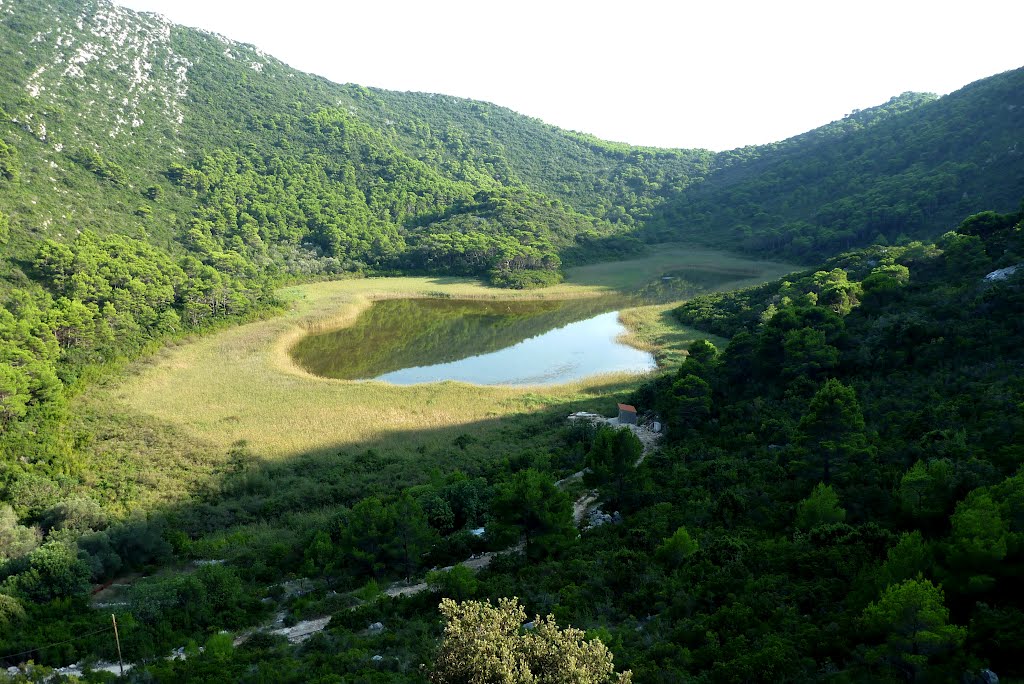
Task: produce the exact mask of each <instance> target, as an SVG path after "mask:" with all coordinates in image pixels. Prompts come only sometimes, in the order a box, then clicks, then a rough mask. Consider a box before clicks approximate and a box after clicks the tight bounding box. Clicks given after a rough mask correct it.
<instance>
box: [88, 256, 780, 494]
mask: <svg viewBox="0 0 1024 684" xmlns="http://www.w3.org/2000/svg"><path fill="white" fill-rule="evenodd" d="M716 264H717V266H716ZM718 267H720V271H719V273H722V272H724V273H726V274H729V275H730V277H731V275H735V276H736V279H735V281H731V282H730V287H738V286H742V285H746V284H751V283H754V282H761V281H764V280H768V279H771V278H775V277H778V276H779V275H781V274H783V273H786V272H789V271H791V270H793V269H792V267H790V266H787V265H785V264H775V263H770V262H757V261H749V260H744V259H740V258H737V257H735V256H732V255H723V254H721V253H714V252H708V251H697V252H695V251H692V250H686V249H683V248H681V247H678V246H673V247H668V248H664V249H657V250H652V252H651V255H650V256H648V257H646V258H643V259H634V260H630V261H627V262H619V263H617V264H597V265H590V266H585V267H580V268H576V269H572V270H570V272H569V273H568V278H567V282H566V283H563V284H561V285H558V286H556V287H551V288H547V289H544V290H539V291H509V290H501V289H496V288H491V287H486V286H484V285H482V284H480V283H478V282H475V281H470V280H466V279H458V278H429V277H427V278H411V277H409V278H380V279H354V280H343V281H333V282H324V283H314V284H308V285H301V286H295V287H289V288H285V289H283V290H282V291H281V292H280V296H281V297H282V299H284V300H285V301H286V302H287V303H288V306H289V310H288V312H287V313H286V314H284V315H281V316H278V317H276V318H273V319H270V320H265V321H259V322H255V323H250V324H247V325H243V326H239V327H237V328H232V329H229V330H226V331H223V332H220V333H217V334H215V335H211V336H209V337H205V338H200V339H197V340H194V341H192V342H189V343H186V344H182V345H178V346H173V347H166V348H164V349H163V350H161V351H160V352H158V353H157V354H155V355H153V356H151V357H149V358H147V359H145V360H143V361H140V362H139V363H137V364H136V365H135V366H134V367H133V368H132V369H131V370H130V372H129V373H127V374H126V376H125V377H123V378H122V379H120V380H119V381H117V382H113V383H109V384H107V385H105V386H98V387H95V388H93V389H91V390H90V391H89V392H86V393H85V394H84V395H83V396H82V397H80V398H79V399H78V400H77V401H78V406H77V409H78V412H79V414H80V415H81V416H82V420H83V421H84V424H85V426H86V428H87V431H91V432H92V433H93V434H94V435H95V436H94V438H93V445H92V449H91V450H90V452H91V454H92V458H93V463H92V464H91V466H92V467H91V472H93V473H94V478H95V480H94V482H92V483H90V484H91V486H93V487H95V488H96V489H98V490H100V491H103V490H106V491H107V492H108V499H109V500H112V501H113V500H117V501H134V502H136V504H148V503H152V502H153V501H154V500H156V501H170V500H174V499H178V498H181V497H182V496H184V495H186V494H188V493H190V492H192V491H193V490H195V489H196V488H200V487H202V486H203V483H204V482H207V481H209V479H210V478H211V477H213V476H214V475H216V474H218V473H220V472H222V471H223V470H224V468H226V467H228V466H227V465H226V464H227V463H228V462H229V461H230V459H231V458H232V456H231V454H232V453H236V454H237V452H238V451H239V450H244V451H246V452H247V453H249V454H252V455H253V456H254V457H255V458H258V459H260V460H263V461H274V460H280V459H287V458H291V457H299V456H309V455H318V456H319V457H324V456H327V457H330V456H331V455H336V454H338V453H341V452H349V453H350V452H352V451H354V450H359V449H367V448H373V449H375V450H382V451H384V452H388V453H394V454H400V455H401V458H408V459H415V458H417V454H420V455H422V454H423V453H425V452H426V451H428V450H429V449H430V448H432V445H434V444H437V443H448V444H450V441H451V439H453V438H454V437H456V436H457V435H459V434H461V433H463V432H468V433H471V434H474V435H480V438H481V439H485V438H486V437H485V435H484V433H489V434H491V435H492V437H493V435H496V434H499V433H500V431H501V430H502V429H503V423H504V422H506V421H504V420H499V419H505V418H509V417H515V416H519V417H522V416H527V415H532V414H543V413H544V412H546V411H547V412H553V411H557V412H558V413H559V414H561V413H563V412H565V411H567V410H570V409H572V410H575V409H588V410H595V409H596V410H601V411H604V412H610V411H611V410H612V409H613V408H614V402H615V397H616V396H618V397H622V396H624V395H625V394H626V393H627V392H628V391H629V390H630V389H631V388H632V387H635V385H636V383H637V382H638V380H639V378H637V377H636V376H628V375H623V376H610V377H609V376H598V377H593V378H589V379H587V380H585V381H581V382H576V383H571V384H567V385H562V386H555V387H538V388H505V387H482V386H474V385H467V384H461V383H454V382H446V383H441V384H434V385H420V386H407V387H399V386H391V385H386V384H383V383H373V382H358V381H343V380H332V379H325V378H320V377H317V376H313V375H310V374H308V373H307V372H305V371H304V370H302V369H301V368H299V367H297V366H296V365H295V364H294V363H293V362H292V360H291V357H290V355H289V353H288V350H289V348H290V346H291V345H292V344H294V342H295V341H296V340H298V339H299V338H301V337H302V336H303V335H305V334H306V333H307V332H308V331H310V330H315V329H324V328H331V327H338V326H343V325H345V324H346V323H347V322H350V321H352V320H354V319H355V317H356V316H358V314H359V312H361V311H362V310H364V309H365V308H366V307H368V306H369V305H370V304H371V302H372V301H373V300H375V299H381V298H393V297H431V296H433V297H438V296H442V297H459V298H491V299H519V298H531V299H537V298H543V299H564V298H574V297H590V296H599V295H602V294H608V293H609V292H614V291H618V292H627V291H631V290H635V289H636V288H638V287H641V286H643V285H644V284H645V283H647V282H650V281H652V280H657V279H659V278H660V276H661V274H662V273H664V272H666V271H678V270H680V269H694V270H703V271H708V272H711V271H714V270H715V269H716V268H718ZM670 307H671V305H658V306H644V307H638V308H634V309H629V310H627V311H624V312H623V314H622V315H623V320H624V322H626V323H627V325H628V326H629V327H630V328H631V330H632V331H633V333H632V334H631V336H630V339H629V341H630V342H631V343H633V344H636V345H637V346H640V347H643V348H646V349H650V350H652V351H655V352H656V353H657V354H659V358H661V360H663V361H666V360H667V361H674V360H677V359H678V358H679V356H678V354H675V355H672V354H669V353H666V352H665V350H667V349H669V348H671V347H677V348H678V347H679V346H685V344H686V342H687V341H688V340H690V339H694V338H697V337H707V336H706V335H703V334H699V333H697V332H695V331H692V330H686V329H684V328H682V327H681V326H679V325H677V324H675V323H674V322H673V321H672V320H671V318H670V317H669V316H668V309H669V308H670ZM715 342H716V343H721V342H722V341H721V340H715Z"/></svg>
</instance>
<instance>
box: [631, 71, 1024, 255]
mask: <svg viewBox="0 0 1024 684" xmlns="http://www.w3.org/2000/svg"><path fill="white" fill-rule="evenodd" d="M1022 132H1024V70H1022V69H1018V70H1016V71H1010V72H1007V73H1004V74H1000V75H998V76H993V77H991V78H987V79H984V80H982V81H978V82H976V83H972V84H971V85H968V86H966V87H964V88H962V89H960V90H958V91H957V92H955V93H952V94H950V95H947V96H945V97H942V98H935V97H934V96H930V95H921V94H916V93H904V94H903V95H901V96H899V97H894V98H893V99H891V100H890V101H889V102H887V103H886V104H884V105H881V106H880V107H876V108H872V109H868V110H863V111H859V112H854V113H852V114H851V115H849V116H848V117H847V118H845V119H843V120H841V121H836V122H834V123H832V124H829V125H827V126H824V127H822V128H819V129H816V130H814V131H811V132H809V133H805V134H803V135H799V136H797V137H795V138H791V139H789V140H786V141H783V142H781V143H777V144H774V145H764V146H760V147H748V148H743V149H739V150H733V151H732V152H725V153H722V154H720V155H717V156H716V158H715V162H714V168H713V169H711V170H710V171H709V172H708V174H707V177H706V178H705V179H704V180H703V182H701V183H698V184H694V185H692V186H691V187H690V189H689V190H687V191H685V192H683V193H680V194H679V195H677V196H676V197H674V198H673V199H672V200H671V201H669V202H668V203H666V204H665V205H663V207H662V209H661V210H660V211H659V212H658V218H657V220H656V221H652V222H651V225H650V235H652V236H656V237H657V238H658V239H668V238H669V237H671V238H673V239H688V240H690V239H692V240H698V241H701V242H706V243H707V244H717V245H729V246H730V247H732V248H739V249H743V250H744V251H748V252H752V253H758V254H763V253H771V254H777V255H785V256H787V257H789V258H797V259H808V258H822V257H825V256H828V255H830V254H834V253H835V252H837V251H840V250H844V249H849V248H850V247H854V246H858V245H865V244H869V243H872V242H875V243H880V244H887V243H899V242H906V241H907V240H908V239H915V238H925V237H926V238H934V237H935V236H936V234H937V233H936V228H937V227H938V226H944V227H951V226H953V225H955V224H956V223H957V222H958V221H959V220H960V217H962V216H965V215H967V214H970V213H973V212H977V211H983V210H986V209H996V210H999V211H1011V210H1013V209H1015V208H1016V207H1017V203H1018V202H1019V201H1020V197H1019V195H1020V192H1019V189H1020V188H1021V187H1022V185H1024V151H1022V150H1021V148H1020V141H1021V137H1022Z"/></svg>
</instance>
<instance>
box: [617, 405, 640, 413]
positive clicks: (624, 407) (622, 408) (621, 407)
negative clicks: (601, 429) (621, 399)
mask: <svg viewBox="0 0 1024 684" xmlns="http://www.w3.org/2000/svg"><path fill="white" fill-rule="evenodd" d="M619 410H620V411H628V412H629V413H636V408H634V407H632V406H630V405H629V404H619Z"/></svg>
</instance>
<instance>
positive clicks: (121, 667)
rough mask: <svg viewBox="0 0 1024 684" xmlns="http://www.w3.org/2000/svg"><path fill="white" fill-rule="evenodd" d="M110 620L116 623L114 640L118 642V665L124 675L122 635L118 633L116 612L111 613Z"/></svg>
mask: <svg viewBox="0 0 1024 684" xmlns="http://www.w3.org/2000/svg"><path fill="white" fill-rule="evenodd" d="M110 621H111V622H113V623H114V641H116V642H117V666H118V667H119V668H120V669H121V675H120V676H122V677H124V661H123V660H121V637H119V636H118V635H117V618H116V617H114V614H113V613H111V614H110Z"/></svg>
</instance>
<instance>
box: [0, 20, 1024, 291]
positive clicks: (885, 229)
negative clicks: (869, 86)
mask: <svg viewBox="0 0 1024 684" xmlns="http://www.w3.org/2000/svg"><path fill="white" fill-rule="evenodd" d="M1021 78H1022V76H1021V73H1020V72H1012V73H1008V74H1003V75H1001V76H998V77H994V78H991V79H987V80H985V81H981V82H978V83H976V84H973V85H972V86H969V87H967V88H964V89H963V90H961V91H960V92H958V93H954V94H953V95H950V96H948V97H944V98H939V99H935V98H933V97H930V96H923V95H910V94H907V95H903V96H900V97H898V98H894V99H893V100H892V101H890V102H889V103H887V104H885V105H882V106H881V107H876V108H872V109H867V110H863V111H860V112H855V113H854V114H852V115H850V116H849V117H847V118H846V119H843V120H841V121H837V122H834V123H832V124H829V125H827V126H824V127H822V128H820V129H817V130H815V131H811V132H809V133H807V134H804V135H801V136H797V137H796V138H793V139H791V140H788V141H784V142H781V143H778V144H773V145H765V146H759V147H749V148H743V149H739V150H734V151H731V152H723V153H712V152H709V151H707V150H659V149H652V148H639V147H632V146H629V145H625V144H620V143H609V142H605V141H601V140H598V139H596V138H594V137H592V136H588V135H584V134H580V133H575V132H569V131H564V130H561V129H558V128H556V127H553V126H549V125H547V124H544V123H543V122H541V121H538V120H536V119H532V118H530V117H525V116H521V115H519V114H516V113H514V112H512V111H510V110H508V109H504V108H501V107H497V106H495V105H491V104H487V103H483V102H475V101H471V100H464V99H459V98H454V97H449V96H444V95H434V94H422V93H397V92H389V91H383V90H377V89H373V88H366V87H362V86H357V85H339V84H335V83H331V82H329V81H327V80H325V79H322V78H319V77H316V76H312V75H309V74H304V73H301V72H298V71H296V70H294V69H291V68H289V67H288V66H287V65H285V64H283V63H282V62H280V61H278V60H276V59H274V58H273V57H271V56H269V55H266V54H264V53H262V52H261V51H259V50H257V49H255V48H253V47H251V46H247V45H242V44H239V43H236V42H233V41H231V40H229V39H227V38H225V37H222V36H218V35H214V34H210V33H206V32H203V31H198V30H194V29H188V28H184V27H179V26H174V25H172V24H170V23H169V22H167V21H166V20H164V19H162V18H160V17H157V16H154V15H146V14H137V13H135V12H132V11H130V10H127V9H124V8H120V7H117V6H115V5H112V4H110V3H108V2H106V1H105V0H87V1H85V2H75V1H72V0H5V2H4V3H3V5H2V6H0V106H2V109H0V213H2V214H3V215H4V216H5V218H0V225H4V226H6V227H5V228H0V231H2V234H0V240H6V241H7V244H6V247H5V254H6V255H8V256H9V257H11V258H10V259H5V260H3V263H0V276H2V277H3V279H2V280H0V284H2V283H4V282H6V283H7V285H6V286H5V287H10V285H11V283H14V284H16V285H19V286H22V287H24V286H27V285H28V282H29V280H30V279H34V280H37V281H38V280H39V278H38V274H37V273H34V272H33V271H32V269H31V268H28V265H29V264H30V263H31V262H32V260H33V259H34V258H35V257H36V256H37V249H38V247H39V244H40V242H41V241H42V240H44V239H53V240H56V241H58V242H64V243H67V242H69V241H70V240H71V239H72V238H73V236H75V235H78V234H79V233H80V232H95V233H97V234H99V235H101V236H102V235H104V234H109V233H118V234H121V235H129V236H133V237H139V236H142V237H141V240H142V241H143V242H145V243H149V244H154V245H156V248H157V249H158V250H160V251H161V252H166V253H167V254H168V255H169V256H170V257H171V258H173V259H174V260H179V259H180V258H181V257H182V256H183V255H185V254H190V255H191V256H192V257H193V258H194V259H195V260H196V262H198V263H201V264H202V265H204V266H205V267H208V268H211V269H213V270H215V271H216V272H218V273H220V274H221V277H223V278H226V279H229V280H230V279H241V280H244V281H246V282H251V281H252V279H253V278H254V277H269V278H271V279H279V278H280V277H282V276H292V275H294V276H299V277H306V276H309V275H315V274H334V273H340V272H351V271H365V270H368V269H375V270H396V269H397V270H403V271H428V272H444V273H457V274H466V275H483V276H489V277H490V278H491V279H492V280H493V281H494V282H496V283H500V284H503V285H507V286H513V287H527V286H535V285H542V284H544V283H547V282H551V281H553V280H556V279H557V278H558V272H559V268H560V266H561V265H562V264H563V262H578V261H582V260H593V259H600V258H609V257H617V256H621V255H623V254H624V253H628V252H630V251H635V250H636V249H637V248H638V243H636V242H635V241H634V240H633V238H634V237H638V236H639V237H642V238H645V239H648V240H663V239H686V240H691V241H697V242H701V243H711V244H715V245H717V246H725V247H731V248H742V249H745V250H747V251H753V252H759V253H774V254H785V255H787V256H789V257H798V258H807V259H810V258H812V257H814V258H817V257H820V256H826V255H828V254H831V253H834V252H835V251H837V250H839V249H842V248H846V247H849V246H851V245H854V244H864V243H867V242H871V241H873V240H876V239H885V240H887V241H892V240H895V239H898V238H900V237H902V236H911V237H913V236H920V235H923V234H925V233H929V232H930V231H931V232H934V227H935V226H941V225H952V224H954V223H955V222H956V220H957V219H958V217H960V216H963V215H966V214H969V213H971V212H974V211H979V210H982V209H990V208H995V209H999V210H1010V209H1012V208H1014V204H1013V203H1014V202H1015V199H1014V197H1015V196H1016V193H1017V192H1018V188H1019V187H1020V181H1021V176H1022V168H1024V167H1022V165H1024V159H1022V157H1021V155H1020V154H1018V150H1017V148H1016V143H1017V140H1018V139H1019V138H1020V137H1021V132H1022V129H1024V126H1022V119H1021V117H1022V116H1024V107H1021V106H1020V105H1022V104H1024V102H1021V99H1022V98H1024V96H1022V95H1021V93H1022V92H1024V88H1021V87H1020V86H1021V85H1022V84H1021Z"/></svg>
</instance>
